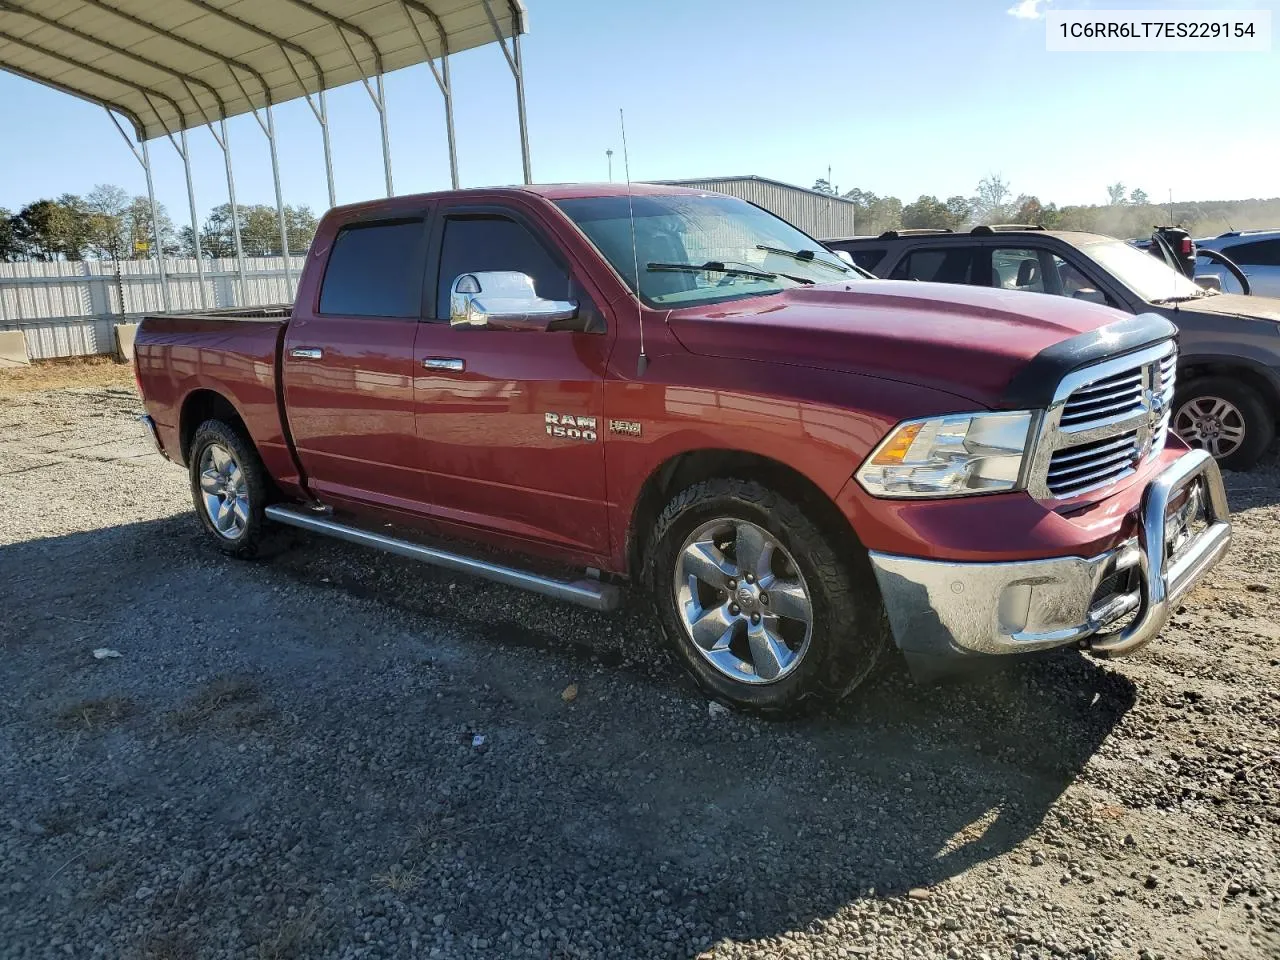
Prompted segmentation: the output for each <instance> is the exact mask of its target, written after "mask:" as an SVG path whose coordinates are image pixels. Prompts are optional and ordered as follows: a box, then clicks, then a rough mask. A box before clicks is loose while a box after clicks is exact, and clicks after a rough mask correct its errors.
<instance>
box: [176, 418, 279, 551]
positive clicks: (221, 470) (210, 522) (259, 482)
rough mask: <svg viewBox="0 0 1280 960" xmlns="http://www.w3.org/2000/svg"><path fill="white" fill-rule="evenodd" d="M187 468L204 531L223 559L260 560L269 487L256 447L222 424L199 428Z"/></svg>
mask: <svg viewBox="0 0 1280 960" xmlns="http://www.w3.org/2000/svg"><path fill="white" fill-rule="evenodd" d="M187 464H188V468H189V471H190V475H191V499H192V501H193V502H194V504H195V508H196V516H197V517H199V518H200V524H201V526H203V527H204V528H205V530H206V531H207V532H208V533H209V535H210V536H211V537H212V538H213V541H214V543H215V544H216V545H217V547H218V549H219V550H221V551H222V552H223V553H226V554H228V555H230V556H233V557H242V558H248V557H252V556H255V555H256V554H257V552H258V548H259V547H260V546H261V544H262V538H263V535H264V533H265V529H264V528H265V527H266V518H265V516H264V515H263V509H264V508H265V507H266V505H267V490H268V485H267V474H266V470H265V468H264V467H263V466H262V460H261V459H260V458H259V457H258V451H257V450H256V449H254V446H253V444H252V442H250V440H249V438H248V437H246V436H245V435H244V433H243V431H241V430H240V429H238V428H236V427H234V426H232V425H230V424H228V423H225V422H223V421H222V420H206V421H205V422H204V423H202V424H200V426H199V427H197V428H196V432H195V435H194V437H193V438H192V440H191V449H190V450H189V451H188V453H187Z"/></svg>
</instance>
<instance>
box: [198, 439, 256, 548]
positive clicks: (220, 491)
mask: <svg viewBox="0 0 1280 960" xmlns="http://www.w3.org/2000/svg"><path fill="white" fill-rule="evenodd" d="M200 502H201V504H202V505H203V507H204V512H205V514H206V515H207V516H208V517H209V521H210V522H211V523H212V524H213V528H214V529H215V530H216V531H217V532H218V533H219V535H221V536H223V537H226V538H227V539H228V540H239V539H240V538H241V537H242V536H244V532H245V529H246V528H247V527H248V526H249V488H248V484H247V482H246V480H245V475H244V471H243V470H242V469H241V468H240V464H239V463H238V462H236V458H235V454H233V453H232V452H231V451H230V450H228V449H227V448H226V447H224V446H223V445H222V444H220V443H211V444H209V445H208V446H207V447H205V448H204V452H203V453H202V454H200Z"/></svg>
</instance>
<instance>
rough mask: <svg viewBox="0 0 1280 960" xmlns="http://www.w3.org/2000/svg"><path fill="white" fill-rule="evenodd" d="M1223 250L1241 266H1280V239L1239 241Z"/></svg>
mask: <svg viewBox="0 0 1280 960" xmlns="http://www.w3.org/2000/svg"><path fill="white" fill-rule="evenodd" d="M1222 252H1223V253H1225V254H1226V255H1227V256H1228V257H1230V258H1231V259H1232V260H1234V261H1235V262H1236V263H1238V264H1240V265H1241V266H1254V267H1280V240H1255V241H1254V242H1253V243H1237V244H1236V245H1235V246H1234V247H1227V248H1226V249H1225V250H1223V251H1222Z"/></svg>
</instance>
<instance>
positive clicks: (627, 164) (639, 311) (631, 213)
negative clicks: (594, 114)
mask: <svg viewBox="0 0 1280 960" xmlns="http://www.w3.org/2000/svg"><path fill="white" fill-rule="evenodd" d="M618 124H619V126H621V127H622V169H623V172H624V173H625V174H626V176H627V217H628V219H629V220H630V221H631V266H632V268H633V269H634V270H635V273H634V274H633V276H634V277H635V284H636V286H635V291H634V292H635V295H636V319H637V320H639V321H640V356H639V357H637V358H636V377H637V378H640V377H643V376H644V372H645V371H646V370H648V369H649V357H648V355H647V354H646V353H645V352H644V307H642V306H641V305H640V253H639V251H638V250H637V249H636V208H635V204H634V203H632V201H631V158H630V157H629V156H628V155H627V119H626V117H624V116H623V114H622V108H621V107H619V108H618Z"/></svg>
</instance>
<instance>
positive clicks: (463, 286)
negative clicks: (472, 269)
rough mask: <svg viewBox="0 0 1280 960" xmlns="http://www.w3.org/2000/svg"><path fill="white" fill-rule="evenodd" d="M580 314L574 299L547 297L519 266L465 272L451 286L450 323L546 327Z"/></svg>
mask: <svg viewBox="0 0 1280 960" xmlns="http://www.w3.org/2000/svg"><path fill="white" fill-rule="evenodd" d="M577 315H578V305H577V304H576V303H575V302H574V301H572V300H543V299H542V298H541V297H539V296H538V294H537V293H536V292H535V291H534V289H533V278H532V277H530V276H529V275H528V274H525V273H519V272H517V271H515V270H490V271H487V272H482V273H464V274H461V275H460V276H458V277H457V278H456V279H455V280H454V281H453V286H452V287H450V288H449V325H450V326H454V327H474V328H476V329H478V330H485V329H489V330H546V329H547V328H548V327H549V326H550V325H551V324H552V323H554V322H555V321H557V320H571V319H573V318H574V317H576V316H577Z"/></svg>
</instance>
